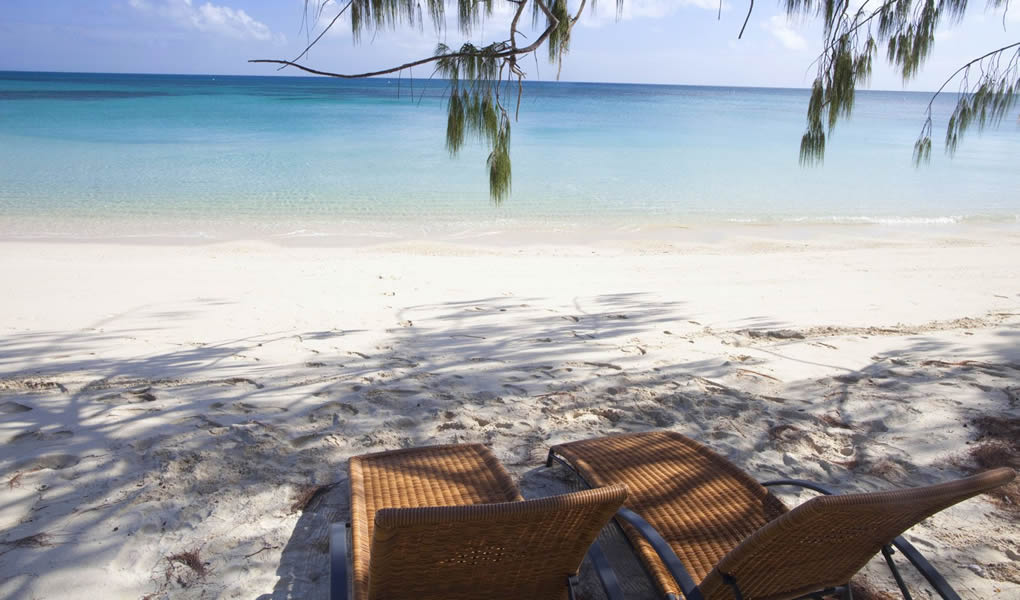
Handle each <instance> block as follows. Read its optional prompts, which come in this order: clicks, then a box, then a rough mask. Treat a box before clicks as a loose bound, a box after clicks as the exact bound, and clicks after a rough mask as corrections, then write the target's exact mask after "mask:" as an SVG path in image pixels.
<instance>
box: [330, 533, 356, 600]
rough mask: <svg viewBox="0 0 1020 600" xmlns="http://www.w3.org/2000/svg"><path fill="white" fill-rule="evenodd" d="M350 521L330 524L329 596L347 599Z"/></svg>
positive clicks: (340, 599) (337, 599)
mask: <svg viewBox="0 0 1020 600" xmlns="http://www.w3.org/2000/svg"><path fill="white" fill-rule="evenodd" d="M350 527H351V524H350V523H344V524H341V523H333V524H332V525H330V526H329V597H330V600H347V587H348V586H347V530H348V529H350Z"/></svg>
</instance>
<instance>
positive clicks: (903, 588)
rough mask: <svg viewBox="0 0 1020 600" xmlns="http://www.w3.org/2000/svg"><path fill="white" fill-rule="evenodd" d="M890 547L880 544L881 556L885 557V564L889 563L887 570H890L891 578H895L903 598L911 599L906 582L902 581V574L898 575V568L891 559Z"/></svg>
mask: <svg viewBox="0 0 1020 600" xmlns="http://www.w3.org/2000/svg"><path fill="white" fill-rule="evenodd" d="M892 553H893V550H892V547H891V546H882V557H883V558H885V564H887V565H889V570H890V571H892V575H893V578H894V579H896V585H897V586H899V588H900V593H902V594H903V599H904V600H913V599H912V598H911V597H910V590H908V589H907V582H905V581H903V576H902V575H900V570H899V569H897V568H896V563H894V562H893V559H892Z"/></svg>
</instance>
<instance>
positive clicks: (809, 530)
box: [699, 469, 1014, 600]
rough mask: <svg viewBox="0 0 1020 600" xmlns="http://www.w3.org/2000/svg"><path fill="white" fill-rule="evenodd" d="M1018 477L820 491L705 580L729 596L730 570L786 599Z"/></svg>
mask: <svg viewBox="0 0 1020 600" xmlns="http://www.w3.org/2000/svg"><path fill="white" fill-rule="evenodd" d="M1013 477H1014V474H1013V471H1012V470H1011V469H995V470H993V471H987V472H985V473H981V474H978V475H975V476H973V477H968V478H966V479H960V480H958V481H951V482H948V483H942V484H938V485H933V486H928V487H921V488H914V489H906V490H894V491H889V492H875V493H870V494H846V495H841V496H822V497H818V498H814V499H812V500H809V501H808V502H805V503H804V504H802V505H800V506H798V507H797V508H795V509H793V510H792V511H790V512H789V513H787V514H785V515H783V516H781V517H779V518H777V519H776V520H774V521H772V522H771V523H769V524H767V525H766V526H765V527H763V528H762V529H761V530H759V531H758V532H756V533H755V534H754V535H752V536H751V537H749V538H748V539H747V540H745V541H744V542H743V543H742V544H740V545H739V546H738V547H737V548H736V549H734V550H733V552H731V553H730V554H729V555H727V556H726V557H725V558H723V560H722V561H720V563H719V565H718V566H717V567H716V569H715V570H713V571H712V572H711V573H710V574H709V575H708V577H707V578H706V579H705V581H703V582H702V583H701V585H700V586H699V587H700V588H701V590H702V592H703V593H704V594H705V598H706V599H708V600H721V599H726V600H730V599H732V598H733V594H732V591H731V589H730V587H729V586H728V585H726V584H725V583H724V582H723V579H722V576H721V574H722V573H727V574H728V575H730V576H732V577H734V578H735V579H736V581H737V584H738V585H739V586H740V590H741V592H742V593H743V597H744V598H746V599H748V600H751V599H754V600H784V599H787V598H796V597H798V596H800V595H802V594H804V593H807V592H810V591H814V590H817V589H819V588H824V587H827V586H833V585H839V584H843V583H846V582H847V581H849V580H850V577H851V576H852V575H853V574H854V573H856V572H857V571H858V570H859V569H861V568H862V567H863V566H864V565H865V563H867V562H868V560H870V559H871V557H872V556H874V555H875V554H876V553H878V551H879V550H880V549H881V548H882V546H884V545H885V544H888V543H890V542H891V541H892V540H893V538H895V537H896V536H897V535H899V534H901V533H903V532H904V531H906V530H907V529H908V528H910V527H911V526H912V525H914V524H915V523H917V522H919V521H921V520H922V519H924V518H926V517H929V516H931V515H933V514H935V513H937V512H938V511H940V510H942V509H944V508H946V507H949V506H952V505H953V504H956V503H957V502H960V501H962V500H966V499H967V498H970V497H971V496H975V495H977V494H980V493H982V492H985V491H988V490H990V489H993V488H996V487H998V486H1000V485H1003V484H1004V483H1007V482H1009V481H1010V480H1012V479H1013Z"/></svg>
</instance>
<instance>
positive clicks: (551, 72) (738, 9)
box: [0, 0, 1020, 90]
mask: <svg viewBox="0 0 1020 600" xmlns="http://www.w3.org/2000/svg"><path fill="white" fill-rule="evenodd" d="M856 1H860V0H856ZM496 3H497V5H499V4H506V5H507V6H510V5H509V3H506V2H502V1H501V0H496ZM1014 4H1015V5H1017V6H1016V7H1014V8H1013V9H1011V12H1010V13H1009V14H1008V15H1006V18H1005V19H1003V15H1002V14H1001V13H995V12H993V11H985V9H984V6H985V3H984V2H979V1H974V2H972V5H974V8H972V9H971V11H970V13H969V14H968V15H967V16H966V17H965V19H964V20H963V22H962V23H959V24H957V25H954V26H947V27H946V28H944V30H943V31H942V32H941V33H940V35H939V36H938V38H937V43H936V50H935V53H934V55H933V56H932V57H931V59H930V60H929V62H928V64H927V66H926V67H925V69H924V71H923V72H922V73H921V75H920V76H919V77H917V78H916V80H914V81H912V82H910V83H909V84H907V85H906V86H904V84H903V83H902V81H901V80H900V78H899V77H898V76H897V75H896V74H895V73H894V72H893V71H892V70H891V69H889V68H888V67H886V66H884V64H883V66H880V67H878V68H876V72H875V77H874V79H873V82H872V87H873V88H875V89H912V90H931V89H934V88H937V87H938V86H939V85H941V83H942V81H943V79H944V78H945V77H946V76H947V75H948V74H950V73H952V71H954V70H955V69H956V68H957V67H958V66H959V65H961V64H963V63H964V62H966V61H968V60H969V59H971V58H974V57H975V56H979V55H981V54H983V53H985V52H987V51H988V50H991V49H994V48H997V47H999V46H1001V45H1005V44H1007V43H1012V42H1015V41H1017V39H1020V35H1018V34H1020V2H1014ZM601 5H602V6H601V10H600V12H599V13H598V14H596V15H591V14H586V15H585V17H584V18H583V19H582V21H581V23H580V24H579V25H578V27H577V28H576V29H575V31H574V35H573V40H572V47H571V52H570V54H569V55H568V57H567V59H566V62H565V63H564V66H563V71H562V76H561V78H562V79H564V80H568V81H616V82H640V83H676V84H704V85H747V86H777V87H805V86H807V85H809V84H810V82H811V79H812V78H813V70H812V67H811V62H812V60H813V59H814V58H815V56H816V54H817V52H818V50H819V48H820V39H821V32H820V28H819V24H818V22H817V21H806V22H793V23H791V22H788V20H787V19H786V17H785V16H784V14H783V12H782V10H781V9H780V7H779V4H778V3H768V2H766V3H762V2H759V3H758V5H757V6H756V7H755V11H754V14H753V15H752V16H751V20H750V22H749V23H748V26H747V31H746V33H745V34H744V39H742V40H737V39H736V38H737V32H738V31H739V30H740V25H741V23H742V22H743V19H744V15H745V11H746V6H747V5H746V4H744V3H734V2H733V0H725V3H724V8H723V12H722V18H721V19H720V20H717V11H718V4H717V0H625V3H624V7H625V8H624V14H623V17H622V19H620V20H617V19H616V18H615V11H614V9H613V3H612V2H611V0H602V2H601ZM303 6H304V3H303V0H208V1H207V0H48V1H47V2H40V1H39V0H4V2H3V7H2V8H0V70H42V71H99V72H133V73H216V74H244V75H271V74H276V73H277V72H276V71H275V70H274V69H273V68H272V67H269V66H266V65H250V64H248V63H247V62H246V61H247V59H249V58H290V57H293V56H294V55H296V54H297V53H298V52H300V50H301V49H302V48H303V47H304V44H305V42H306V34H305V32H304V31H302V29H301V24H302V15H303ZM330 8H331V9H332V10H334V11H335V10H336V7H330ZM327 14H328V10H327ZM330 16H331V15H330ZM503 22H505V21H503V20H502V19H501V17H500V15H499V14H497V15H496V17H495V18H494V19H493V21H491V22H490V23H488V24H487V25H485V26H483V27H482V28H481V29H480V30H479V31H477V32H475V34H474V35H472V36H471V38H470V40H471V41H474V42H487V41H492V40H494V39H502V38H503V37H505V33H504V29H505V26H503V25H501V23H503ZM1004 26H1005V31H1004ZM437 41H444V42H446V43H447V44H449V45H451V46H452V45H459V44H460V43H461V42H463V41H465V38H464V36H462V35H461V34H460V33H459V32H458V31H457V30H456V28H455V27H450V28H447V30H446V31H444V32H443V33H442V34H437V33H436V32H435V31H434V30H433V29H431V28H430V27H428V26H426V27H425V28H424V32H419V31H418V30H416V29H404V30H397V31H381V32H378V33H377V34H376V35H375V36H373V35H371V34H369V35H366V36H364V38H363V40H362V43H361V44H360V45H353V44H352V40H351V35H350V25H349V22H347V21H344V22H342V23H341V24H340V25H339V28H338V29H337V30H336V32H335V33H330V34H329V35H328V36H327V37H326V38H324V39H323V41H322V42H321V43H320V45H319V46H317V47H316V48H315V49H314V50H313V52H312V53H311V55H310V58H309V60H307V61H306V62H307V64H309V65H310V66H314V67H317V68H322V69H326V70H334V71H342V72H351V71H362V70H370V69H376V68H380V67H388V66H393V65H395V64H399V63H401V62H404V61H406V60H410V59H414V58H420V57H422V56H426V55H428V54H430V53H431V51H432V49H433V48H434V46H435V44H436V42H437ZM525 68H526V70H527V71H528V76H529V78H531V79H552V78H555V67H553V66H552V65H549V64H548V63H547V62H545V61H544V60H542V61H540V62H539V64H538V66H537V67H536V65H535V64H534V62H533V61H529V62H528V63H527V65H526V67H525ZM414 75H415V76H419V77H423V76H427V75H428V72H427V71H426V70H425V69H421V70H420V71H419V72H416V73H414Z"/></svg>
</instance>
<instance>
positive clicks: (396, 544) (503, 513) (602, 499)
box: [369, 486, 627, 600]
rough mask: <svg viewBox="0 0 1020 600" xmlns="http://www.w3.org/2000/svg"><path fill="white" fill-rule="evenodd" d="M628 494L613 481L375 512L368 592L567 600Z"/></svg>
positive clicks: (444, 599)
mask: <svg viewBox="0 0 1020 600" xmlns="http://www.w3.org/2000/svg"><path fill="white" fill-rule="evenodd" d="M626 496H627V491H626V488H625V487H623V486H613V487H605V488H598V489H594V490H585V491H582V492H574V493H572V494H565V495H562V496H553V497H550V498H540V499H538V500H526V501H523V502H510V503H503V504H483V505H474V506H449V507H441V508H419V509H384V510H381V511H379V513H378V514H377V515H376V527H375V535H374V538H373V540H372V565H371V570H370V575H369V598H372V599H373V600H375V599H380V600H381V599H390V598H416V599H433V600H477V599H479V598H485V599H486V600H502V599H506V600H520V599H524V598H527V599H529V600H530V599H535V600H563V599H565V598H566V597H567V577H568V576H570V575H575V574H576V573H577V570H578V567H580V565H581V560H582V559H583V558H584V555H585V552H587V550H588V547H589V546H591V544H592V542H593V541H594V540H595V537H596V536H597V535H598V532H599V530H600V529H602V527H604V526H605V525H606V524H607V523H608V522H609V520H610V519H611V518H612V517H613V515H614V514H615V513H616V511H617V510H618V509H619V508H620V506H621V505H622V504H623V500H624V498H626Z"/></svg>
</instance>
